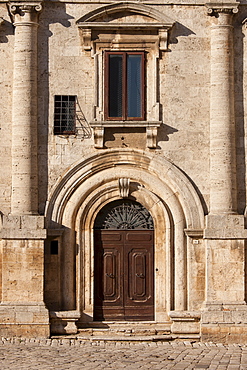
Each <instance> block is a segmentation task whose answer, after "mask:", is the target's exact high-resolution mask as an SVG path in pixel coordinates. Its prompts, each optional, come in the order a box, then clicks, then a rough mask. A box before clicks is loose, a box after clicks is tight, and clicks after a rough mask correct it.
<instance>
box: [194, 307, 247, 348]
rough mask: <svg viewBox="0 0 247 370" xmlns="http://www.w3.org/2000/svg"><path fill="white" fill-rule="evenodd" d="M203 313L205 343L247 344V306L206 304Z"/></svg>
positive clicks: (202, 326) (202, 336)
mask: <svg viewBox="0 0 247 370" xmlns="http://www.w3.org/2000/svg"><path fill="white" fill-rule="evenodd" d="M205 307H206V308H205V311H204V312H202V323H201V340H202V341H204V342H208V341H210V342H220V343H240V344H246V343H247V306H246V304H245V302H242V303H240V304H234V303H230V302H229V303H222V304H220V303H219V302H218V303H217V302H212V303H206V305H205Z"/></svg>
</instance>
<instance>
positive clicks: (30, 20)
mask: <svg viewBox="0 0 247 370" xmlns="http://www.w3.org/2000/svg"><path fill="white" fill-rule="evenodd" d="M8 5H9V11H10V14H11V16H12V21H13V23H14V25H15V26H16V25H19V24H34V23H37V21H38V14H39V13H40V12H41V10H42V1H10V2H9V3H8Z"/></svg>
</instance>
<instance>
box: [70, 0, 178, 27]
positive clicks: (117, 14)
mask: <svg viewBox="0 0 247 370" xmlns="http://www.w3.org/2000/svg"><path fill="white" fill-rule="evenodd" d="M76 23H77V24H78V25H79V26H83V25H85V26H89V25H92V26H93V25H94V26H96V24H99V23H101V24H104V25H105V24H106V23H107V24H108V26H109V25H110V24H112V23H113V24H114V23H121V24H125V25H126V27H127V26H128V25H130V24H132V25H133V24H135V23H136V24H138V25H140V24H143V25H144V24H145V25H146V26H148V25H147V24H156V25H159V26H163V27H168V28H170V27H172V25H173V23H174V21H173V20H172V19H171V18H169V17H167V16H165V15H163V14H162V13H160V12H158V11H157V10H154V9H153V8H151V7H149V6H146V5H143V4H138V3H132V2H120V3H114V4H110V5H106V6H102V7H100V8H97V9H94V10H93V11H91V12H89V13H87V14H86V15H84V16H83V17H81V18H80V19H78V21H77V22H76Z"/></svg>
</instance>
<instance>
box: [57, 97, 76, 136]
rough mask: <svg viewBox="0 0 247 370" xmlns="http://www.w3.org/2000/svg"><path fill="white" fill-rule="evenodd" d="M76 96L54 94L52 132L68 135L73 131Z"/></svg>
mask: <svg viewBox="0 0 247 370" xmlns="http://www.w3.org/2000/svg"><path fill="white" fill-rule="evenodd" d="M75 123H76V96H75V95H55V100H54V134H55V135H69V134H74V133H75Z"/></svg>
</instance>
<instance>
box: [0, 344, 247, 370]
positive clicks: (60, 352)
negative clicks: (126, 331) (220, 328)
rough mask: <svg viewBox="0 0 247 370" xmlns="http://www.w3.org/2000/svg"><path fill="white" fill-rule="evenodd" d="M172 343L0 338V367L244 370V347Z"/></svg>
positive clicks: (5, 369)
mask: <svg viewBox="0 0 247 370" xmlns="http://www.w3.org/2000/svg"><path fill="white" fill-rule="evenodd" d="M198 348H199V347H198V346H194V344H193V345H189V344H187V345H185V344H184V343H179V342H173V343H171V345H166V346H150V345H147V343H138V345H136V344H134V343H132V342H123V343H121V342H117V343H112V344H111V346H107V345H106V344H105V343H103V341H101V342H96V343H95V342H90V341H85V342H83V341H79V340H68V339H66V338H62V339H61V340H58V339H51V340H46V341H44V340H38V341H36V340H35V339H30V340H28V341H17V340H12V339H11V338H2V340H1V341H0V361H1V369H2V370H7V369H10V368H11V369H14V370H15V369H18V370H21V369H25V370H26V369H27V368H28V369H30V370H43V369H44V370H69V369H70V370H72V369H80V368H83V369H89V370H90V369H112V368H113V369H122V368H123V369H124V368H126V369H128V370H132V369H133V370H134V369H152V370H156V369H157V370H159V369H174V370H175V369H177V370H180V369H181V370H182V369H186V370H205V369H209V370H216V369H217V370H224V369H228V370H237V369H242V370H244V369H245V370H246V348H245V347H241V346H239V347H237V348H238V354H237V355H236V353H235V352H236V347H235V346H232V345H231V346H225V345H224V346H215V345H213V344H212V345H211V344H210V343H208V344H206V345H203V346H200V350H198Z"/></svg>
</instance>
